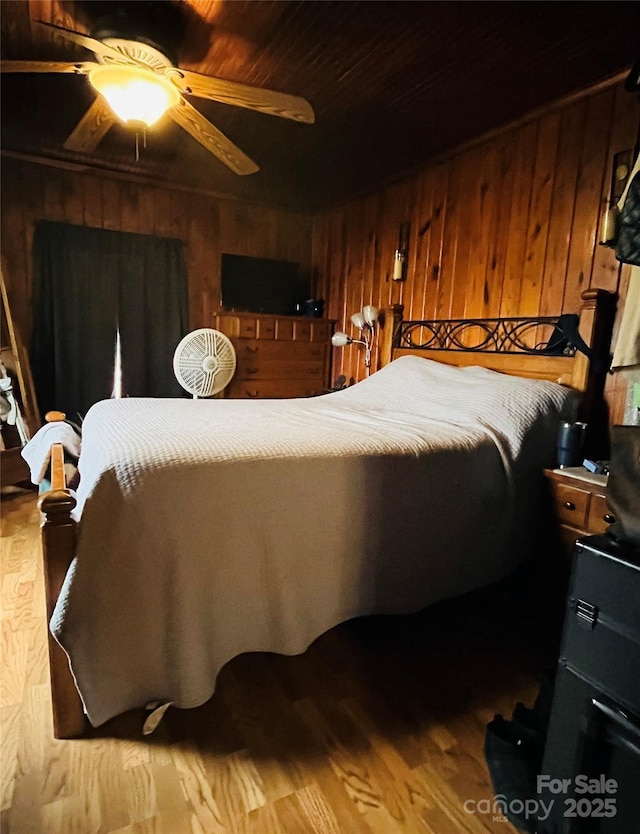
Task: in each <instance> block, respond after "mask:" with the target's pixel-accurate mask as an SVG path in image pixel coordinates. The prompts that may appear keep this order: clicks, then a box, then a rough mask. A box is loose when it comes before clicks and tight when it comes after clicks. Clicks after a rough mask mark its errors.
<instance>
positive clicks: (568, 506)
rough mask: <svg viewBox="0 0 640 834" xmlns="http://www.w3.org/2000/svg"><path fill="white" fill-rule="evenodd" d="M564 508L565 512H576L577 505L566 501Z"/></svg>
mask: <svg viewBox="0 0 640 834" xmlns="http://www.w3.org/2000/svg"><path fill="white" fill-rule="evenodd" d="M563 507H564V508H565V510H575V508H576V505H575V504H574V503H573V501H565V502H564V504H563Z"/></svg>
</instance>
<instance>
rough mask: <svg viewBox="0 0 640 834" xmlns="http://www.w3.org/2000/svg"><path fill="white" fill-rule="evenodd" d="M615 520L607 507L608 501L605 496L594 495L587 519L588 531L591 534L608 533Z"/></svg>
mask: <svg viewBox="0 0 640 834" xmlns="http://www.w3.org/2000/svg"><path fill="white" fill-rule="evenodd" d="M614 521H615V518H614V517H613V514H612V513H611V510H610V509H609V507H608V506H607V499H606V498H605V497H604V495H592V496H591V502H590V503H589V515H588V517H587V530H588V531H589V533H595V534H597V533H606V531H607V530H608V529H609V525H610V524H613V522H614Z"/></svg>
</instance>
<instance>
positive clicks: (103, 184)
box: [2, 157, 312, 344]
mask: <svg viewBox="0 0 640 834" xmlns="http://www.w3.org/2000/svg"><path fill="white" fill-rule="evenodd" d="M38 220H54V221H63V222H66V223H74V224H80V225H86V226H94V227H98V228H102V229H115V230H118V231H125V232H138V233H141V234H154V235H164V236H168V237H176V238H179V239H181V240H183V241H184V243H185V258H186V262H187V268H188V273H189V306H190V322H191V326H192V327H203V326H205V325H208V324H209V323H210V322H209V321H208V320H207V318H206V316H207V312H208V311H209V310H211V309H214V308H216V307H217V306H218V305H219V298H220V255H221V253H222V252H230V253H235V254H239V255H255V256H259V257H265V258H279V259H283V260H291V261H296V262H297V263H300V264H301V267H302V269H304V270H307V271H308V270H309V269H310V256H311V235H312V218H311V215H309V214H305V213H303V212H299V211H287V210H286V209H280V208H270V207H267V206H257V205H250V204H247V203H243V202H239V201H232V200H224V199H215V198H213V197H209V196H205V195H201V194H197V193H193V192H187V191H178V190H168V189H166V188H162V187H161V186H158V187H156V186H152V185H146V184H140V183H137V182H134V181H127V180H123V179H115V178H111V177H109V176H106V175H105V176H102V175H98V174H95V173H94V174H92V173H81V172H76V171H71V170H63V169H60V168H53V167H49V166H45V165H39V164H35V163H32V162H25V161H21V160H15V159H10V158H7V157H4V158H3V159H2V254H3V261H4V264H5V272H6V276H5V278H6V282H7V286H8V291H9V294H10V302H11V306H12V311H13V315H14V318H15V320H16V323H17V325H18V327H19V329H20V334H21V337H22V339H23V341H24V342H25V343H26V344H28V343H29V339H30V334H31V321H32V315H31V298H32V275H31V271H32V242H33V230H34V227H35V224H36V222H37V221H38Z"/></svg>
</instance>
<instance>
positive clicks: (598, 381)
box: [571, 289, 617, 459]
mask: <svg viewBox="0 0 640 834" xmlns="http://www.w3.org/2000/svg"><path fill="white" fill-rule="evenodd" d="M581 298H582V307H581V308H580V326H579V333H580V335H581V336H582V338H583V339H584V341H585V342H586V343H587V345H588V346H589V347H590V348H591V350H592V351H593V355H592V357H591V358H590V359H589V358H587V357H586V356H585V355H584V354H582V353H577V354H576V359H575V364H574V371H573V377H572V383H571V384H572V386H573V387H574V388H577V389H578V390H579V391H583V392H584V396H583V398H582V403H581V405H580V410H579V412H578V418H579V419H580V420H584V421H585V422H586V423H587V435H586V438H585V456H586V457H590V458H594V459H606V458H608V457H609V410H608V407H607V403H606V401H605V399H604V386H605V382H606V380H607V373H608V371H609V366H610V364H611V347H610V346H611V336H612V333H613V322H614V319H615V313H616V301H617V295H616V294H615V293H611V292H608V291H607V290H602V289H589V290H584V291H583V292H582V294H581Z"/></svg>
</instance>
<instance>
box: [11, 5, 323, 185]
mask: <svg viewBox="0 0 640 834" xmlns="http://www.w3.org/2000/svg"><path fill="white" fill-rule="evenodd" d="M35 22H37V24H38V26H42V27H45V29H47V30H49V31H52V32H54V33H56V34H58V35H60V36H61V37H62V38H64V39H65V40H68V41H71V42H73V43H75V44H79V45H80V46H83V47H85V48H86V49H88V50H90V51H91V52H93V53H94V54H95V56H96V59H97V60H96V61H95V62H94V61H81V62H76V63H71V62H63V61H2V62H0V71H2V72H10V73H15V72H24V73H30V72H37V73H71V74H76V75H86V76H88V78H89V81H90V83H91V85H92V86H93V87H94V89H96V91H97V92H98V93H99V95H98V96H97V98H96V100H95V101H94V103H93V104H92V105H91V107H90V108H89V109H88V110H87V112H86V113H85V115H84V116H83V117H82V119H81V120H80V122H79V123H78V124H77V125H76V127H75V129H74V130H73V132H72V133H71V135H70V136H69V137H68V138H67V140H66V141H65V143H64V147H65V148H66V149H67V150H72V151H78V152H85V153H89V152H91V151H93V150H95V148H96V147H97V146H98V144H99V142H100V141H101V140H102V138H103V137H104V136H105V134H106V133H107V131H108V130H109V129H110V128H111V127H112V126H113V125H114V124H116V123H117V121H118V119H119V120H120V121H122V122H124V123H133V124H134V125H138V126H139V125H140V124H142V125H143V126H144V127H148V126H151V125H152V124H154V123H155V122H156V121H157V120H158V119H159V118H160V117H161V116H162V115H164V113H167V114H168V115H169V116H170V117H171V118H172V119H173V121H174V122H176V124H178V125H180V127H182V128H184V130H186V131H187V133H189V134H190V135H191V136H192V137H193V138H194V139H195V140H196V141H197V142H199V143H200V144H201V145H203V146H204V147H205V148H206V149H207V150H208V151H209V152H210V153H212V154H213V155H214V156H216V157H217V158H218V159H219V160H220V161H221V162H223V163H224V164H225V165H226V166H227V167H228V168H230V169H231V170H232V171H234V172H235V173H236V174H241V175H245V174H253V173H255V172H256V171H258V170H259V167H258V165H256V163H255V162H254V161H253V160H252V159H250V158H249V157H248V156H247V155H246V154H245V153H244V152H243V151H241V150H240V148H238V147H237V146H236V145H235V144H234V143H233V142H232V141H231V140H230V139H228V138H227V137H226V136H225V135H224V134H223V133H222V132H221V131H220V130H218V128H217V127H215V126H214V125H212V124H211V122H209V121H208V120H207V119H206V118H205V117H204V116H203V115H202V114H201V113H200V112H199V111H198V110H196V108H195V107H193V105H192V104H190V103H189V101H188V100H187V99H186V98H185V95H188V96H195V97H197V98H206V99H212V100H213V101H220V102H224V103H225V104H231V105H234V106H236V107H245V108H248V109H249V110H257V111H259V112H261V113H268V114H270V115H272V116H280V117H282V118H285V119H292V120H293V121H296V122H303V123H305V124H313V123H314V121H315V116H314V113H313V109H312V108H311V105H310V104H309V103H308V102H307V101H306V100H305V99H303V98H299V97H297V96H291V95H287V94H286V93H277V92H274V91H273V90H265V89H262V88H259V87H252V86H250V85H248V84H241V83H238V82H236V81H227V80H225V79H222V78H216V77H213V76H209V75H203V74H201V73H198V72H192V71H190V70H185V69H181V68H180V67H178V66H174V64H173V63H172V61H171V60H170V59H169V58H168V57H167V55H166V54H165V52H166V51H167V50H166V49H163V47H162V46H160V45H159V44H158V43H157V42H156V41H154V40H152V39H150V38H149V37H148V36H145V35H141V34H140V30H139V28H132V27H131V25H130V22H129V25H127V22H126V21H124V25H120V26H119V27H118V28H114V21H113V19H112V18H110V19H109V20H108V21H106V22H102V24H101V22H100V21H99V22H98V24H96V27H94V35H95V37H93V36H89V35H84V34H82V33H80V32H74V31H71V30H69V29H63V28H62V27H60V26H54V25H53V24H51V23H44V22H41V21H35ZM121 23H122V21H121ZM123 35H124V36H123Z"/></svg>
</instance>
